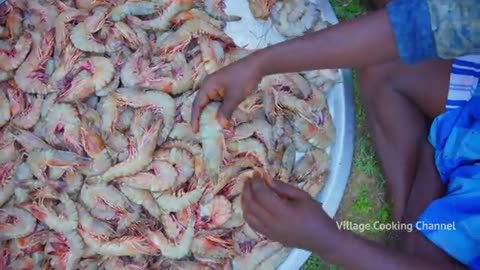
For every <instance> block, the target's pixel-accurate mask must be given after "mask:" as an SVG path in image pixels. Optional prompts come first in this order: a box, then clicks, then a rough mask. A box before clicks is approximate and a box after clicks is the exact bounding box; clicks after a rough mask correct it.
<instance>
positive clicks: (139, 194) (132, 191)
mask: <svg viewBox="0 0 480 270" xmlns="http://www.w3.org/2000/svg"><path fill="white" fill-rule="evenodd" d="M119 188H120V191H121V192H122V193H123V194H124V195H125V196H126V197H127V198H128V199H129V200H131V201H132V202H134V203H136V204H139V205H141V206H143V207H144V208H145V210H147V212H148V213H149V214H150V215H152V216H153V217H160V215H162V209H161V208H160V207H159V206H158V204H157V202H156V201H155V199H154V198H153V196H152V193H150V192H149V191H146V190H142V189H136V188H132V187H129V186H127V185H126V184H125V183H121V184H120V185H119Z"/></svg>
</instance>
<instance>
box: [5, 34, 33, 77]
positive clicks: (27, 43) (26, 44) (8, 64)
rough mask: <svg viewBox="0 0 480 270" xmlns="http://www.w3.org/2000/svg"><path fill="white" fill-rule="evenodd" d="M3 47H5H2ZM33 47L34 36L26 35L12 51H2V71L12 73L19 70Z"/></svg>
mask: <svg viewBox="0 0 480 270" xmlns="http://www.w3.org/2000/svg"><path fill="white" fill-rule="evenodd" d="M2 47H3V46H2ZM31 47H32V35H31V34H30V33H25V34H24V35H23V36H21V37H20V39H18V41H17V43H16V44H15V46H14V47H13V48H11V49H4V48H1V49H0V70H2V71H12V70H14V69H16V68H18V67H19V66H20V65H21V64H22V63H23V61H24V60H25V58H26V57H27V55H28V53H29V52H30V49H31Z"/></svg>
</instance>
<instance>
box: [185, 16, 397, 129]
mask: <svg viewBox="0 0 480 270" xmlns="http://www.w3.org/2000/svg"><path fill="white" fill-rule="evenodd" d="M395 44H396V43H395V39H394V35H393V33H392V29H391V27H390V23H389V17H388V15H387V11H386V10H380V11H377V12H375V13H372V14H370V15H367V16H365V17H362V18H358V19H354V20H352V21H350V22H346V23H341V24H338V25H335V26H332V27H330V28H328V29H326V30H322V31H319V32H314V33H310V34H307V35H305V36H303V37H300V38H296V39H292V40H289V41H286V42H283V43H281V44H278V45H275V46H271V47H268V48H265V49H262V50H259V51H256V52H255V53H253V54H251V55H249V56H247V57H246V58H243V59H241V60H240V61H237V62H235V63H234V64H231V65H229V66H227V67H224V68H222V69H220V70H218V71H217V72H215V73H213V74H212V75H210V76H209V77H208V78H207V79H206V80H205V81H204V82H203V84H202V87H201V88H200V90H199V93H198V95H197V97H196V98H195V101H194V104H193V108H192V125H193V129H194V130H195V131H198V127H199V126H198V120H199V117H200V112H201V111H202V110H203V108H204V107H205V106H206V105H207V104H208V103H209V102H211V101H212V100H223V104H222V106H221V107H220V110H219V117H218V119H219V121H220V122H221V123H222V124H224V125H226V122H227V121H228V119H229V118H230V116H231V114H232V112H233V110H235V108H236V107H237V106H238V104H239V103H240V102H241V101H243V100H244V99H245V98H246V97H247V96H248V95H250V93H251V92H252V91H253V89H255V88H256V86H257V85H258V83H259V82H260V80H261V78H262V77H263V76H265V75H268V74H274V73H283V72H298V71H302V70H309V69H321V68H341V67H361V66H366V65H371V64H376V63H384V62H388V61H392V60H395V59H398V53H397V48H396V45H395Z"/></svg>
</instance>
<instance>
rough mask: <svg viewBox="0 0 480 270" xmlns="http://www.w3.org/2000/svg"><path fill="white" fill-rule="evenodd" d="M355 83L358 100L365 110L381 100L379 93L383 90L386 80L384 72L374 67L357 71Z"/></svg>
mask: <svg viewBox="0 0 480 270" xmlns="http://www.w3.org/2000/svg"><path fill="white" fill-rule="evenodd" d="M357 82H358V86H359V92H360V99H361V101H362V103H363V106H364V107H365V108H373V107H375V106H376V105H377V104H380V103H379V99H381V96H382V95H381V91H382V89H383V88H385V85H386V78H385V74H384V72H382V71H381V69H379V68H378V67H376V66H368V67H363V68H360V69H357Z"/></svg>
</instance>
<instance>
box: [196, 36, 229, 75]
mask: <svg viewBox="0 0 480 270" xmlns="http://www.w3.org/2000/svg"><path fill="white" fill-rule="evenodd" d="M199 45H200V50H201V52H202V59H203V65H204V68H205V71H206V72H207V73H208V74H212V73H213V72H215V71H217V70H218V69H220V67H221V66H222V63H223V61H224V60H225V52H224V49H223V46H222V43H220V42H219V41H217V40H211V39H209V38H208V37H201V38H200V41H199Z"/></svg>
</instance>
